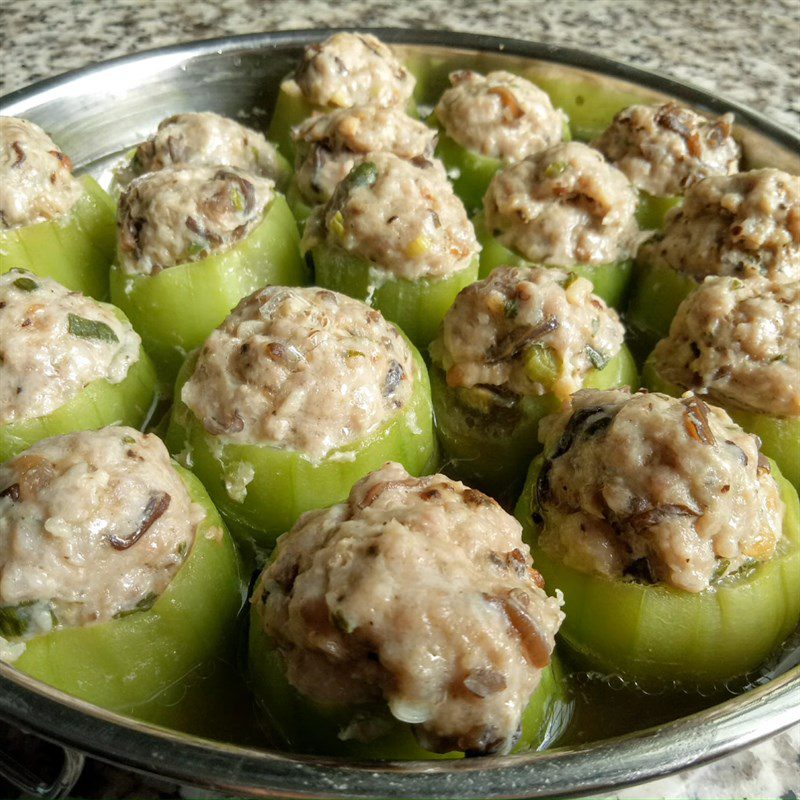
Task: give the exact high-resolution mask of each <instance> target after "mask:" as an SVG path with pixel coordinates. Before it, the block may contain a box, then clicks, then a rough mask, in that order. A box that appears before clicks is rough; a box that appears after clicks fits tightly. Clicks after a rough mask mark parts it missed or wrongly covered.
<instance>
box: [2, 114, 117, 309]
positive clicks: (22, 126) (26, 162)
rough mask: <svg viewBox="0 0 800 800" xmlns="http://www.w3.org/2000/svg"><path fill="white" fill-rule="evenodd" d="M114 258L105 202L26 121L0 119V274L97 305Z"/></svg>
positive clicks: (91, 182)
mask: <svg viewBox="0 0 800 800" xmlns="http://www.w3.org/2000/svg"><path fill="white" fill-rule="evenodd" d="M113 259H114V212H113V202H112V200H111V198H110V197H109V196H108V195H107V194H106V193H105V192H104V191H103V190H102V189H101V188H100V186H98V185H97V183H96V182H95V181H94V180H93V179H92V178H90V177H89V176H87V175H84V176H82V177H81V178H76V177H75V176H74V175H73V174H72V162H71V161H70V159H69V157H68V156H67V155H65V154H64V153H62V152H61V150H59V149H58V147H57V146H56V144H55V143H54V142H53V140H52V139H51V138H50V137H49V136H48V135H47V134H46V133H45V132H44V131H43V130H42V129H41V128H40V127H39V126H38V125H35V124H34V123H33V122H29V121H28V120H24V119H17V118H16V117H0V273H4V272H7V271H9V270H11V269H25V270H29V271H31V272H35V273H36V274H37V275H42V276H45V277H50V278H54V279H55V280H57V281H59V282H61V283H63V284H64V285H65V286H66V287H67V288H69V289H74V290H76V291H80V292H83V293H84V294H88V295H90V296H92V297H95V298H98V299H105V297H106V295H107V294H108V267H109V265H110V264H111V262H112V261H113Z"/></svg>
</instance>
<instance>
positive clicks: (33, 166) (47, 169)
mask: <svg viewBox="0 0 800 800" xmlns="http://www.w3.org/2000/svg"><path fill="white" fill-rule="evenodd" d="M82 194H83V187H82V186H81V183H80V181H79V180H78V179H77V178H75V177H74V176H73V174H72V162H71V161H70V160H69V157H68V156H65V155H64V153H62V152H61V151H60V150H59V149H58V147H56V145H55V143H54V142H53V140H52V139H51V138H50V137H49V136H48V135H47V134H46V133H45V132H44V131H43V130H42V129H41V128H40V127H39V126H38V125H35V124H34V123H33V122H28V120H25V119H17V118H16V117H0V230H3V229H8V228H20V227H23V226H25V225H34V224H35V223H37V222H45V221H46V220H49V219H54V218H56V217H60V216H62V215H64V214H67V213H68V212H69V211H70V210H71V209H72V207H73V206H74V205H75V203H76V201H77V200H78V198H79V197H80V196H81V195H82Z"/></svg>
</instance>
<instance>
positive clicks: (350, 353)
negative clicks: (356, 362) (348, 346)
mask: <svg viewBox="0 0 800 800" xmlns="http://www.w3.org/2000/svg"><path fill="white" fill-rule="evenodd" d="M358 356H361V358H364V354H363V353H362V352H361V351H360V350H348V351H347V357H348V358H357V357H358Z"/></svg>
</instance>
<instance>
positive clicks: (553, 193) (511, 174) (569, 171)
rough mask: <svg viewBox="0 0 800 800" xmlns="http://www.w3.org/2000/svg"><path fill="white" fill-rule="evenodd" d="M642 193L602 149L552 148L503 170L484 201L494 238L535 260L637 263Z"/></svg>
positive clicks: (580, 146) (573, 145) (575, 144)
mask: <svg viewBox="0 0 800 800" xmlns="http://www.w3.org/2000/svg"><path fill="white" fill-rule="evenodd" d="M636 205H637V197H636V191H635V190H634V188H633V186H632V185H631V184H630V182H629V181H628V179H627V178H626V177H625V176H624V175H623V174H622V173H621V172H620V171H619V170H618V169H616V168H615V167H612V166H611V165H610V164H608V163H607V162H606V161H605V159H604V158H603V156H602V155H601V154H600V153H598V152H597V150H594V149H592V148H591V147H589V146H587V145H585V144H581V143H580V142H566V143H564V144H559V145H556V146H555V147H550V148H548V149H547V150H543V151H541V152H539V153H537V154H535V155H532V156H528V157H527V158H526V159H525V160H524V161H520V162H518V163H516V164H512V165H511V166H508V167H506V168H505V169H503V170H500V172H498V173H497V174H496V175H495V176H494V178H492V182H491V183H490V184H489V188H488V190H487V192H486V195H485V196H484V199H483V206H484V211H485V213H486V225H487V227H488V229H489V230H490V231H491V232H492V234H493V235H494V236H495V237H496V238H497V239H498V240H499V241H500V242H501V244H503V245H505V246H506V247H508V248H509V249H511V250H514V251H515V252H517V253H519V255H521V256H522V257H523V258H525V259H527V260H528V261H531V262H534V263H539V264H553V265H556V266H570V265H573V264H604V263H609V262H613V261H621V260H623V259H626V258H629V257H630V256H631V254H632V253H633V252H634V251H635V250H636V246H637V243H638V240H639V230H638V227H637V224H636V218H635V213H636Z"/></svg>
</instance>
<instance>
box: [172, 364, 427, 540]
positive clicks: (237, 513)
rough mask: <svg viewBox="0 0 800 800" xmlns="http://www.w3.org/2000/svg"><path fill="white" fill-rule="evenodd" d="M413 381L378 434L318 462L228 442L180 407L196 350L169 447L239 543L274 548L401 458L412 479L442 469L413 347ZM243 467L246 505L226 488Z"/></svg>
mask: <svg viewBox="0 0 800 800" xmlns="http://www.w3.org/2000/svg"><path fill="white" fill-rule="evenodd" d="M413 355H414V364H415V367H416V373H417V374H416V380H415V385H414V389H413V391H412V394H411V398H410V399H409V401H408V403H407V404H406V406H405V408H403V409H400V410H399V412H398V413H396V414H395V415H394V416H393V417H392V418H391V419H390V420H389V421H387V422H386V423H384V424H383V425H382V426H381V427H380V428H378V430H376V431H375V432H373V433H371V434H369V435H368V436H365V437H363V438H361V439H359V440H357V441H356V442H354V443H352V444H349V445H345V446H343V447H338V448H336V449H335V450H333V451H331V452H330V453H329V454H327V455H326V456H325V457H324V458H323V459H322V460H321V461H320V462H319V463H316V464H315V463H314V462H313V461H311V460H309V458H308V457H307V456H305V455H304V454H302V453H299V452H297V451H294V450H287V449H283V448H280V447H273V446H269V445H261V446H259V445H246V444H236V443H232V442H231V443H227V444H223V443H222V442H221V440H220V438H219V437H217V436H213V435H212V434H209V433H208V432H207V431H206V430H205V428H204V427H203V424H202V422H200V420H198V419H197V417H195V415H194V414H193V413H192V412H191V411H190V410H189V409H188V408H187V406H186V405H185V404H184V403H183V402H181V400H180V396H181V389H182V388H183V385H184V383H186V381H187V380H188V379H189V377H190V376H191V375H192V374H193V372H194V368H195V364H196V363H197V353H193V354H192V355H191V356H189V358H188V359H187V360H186V363H185V364H184V366H183V368H182V369H181V371H180V374H179V376H178V380H177V382H176V385H175V403H174V405H173V410H172V417H171V419H170V425H169V429H168V431H167V437H166V442H167V447H168V448H169V450H170V452H172V453H173V454H186V455H187V463H188V464H190V466H191V469H192V471H193V472H194V473H195V475H197V476H198V477H199V478H200V480H201V481H202V482H203V484H204V485H205V487H206V489H207V490H208V493H209V494H210V495H211V498H212V499H213V500H214V502H215V504H216V506H217V508H219V510H220V512H221V513H222V515H223V516H224V517H225V520H226V521H227V522H228V524H229V526H230V528H231V531H232V532H233V533H234V535H235V536H237V537H238V538H239V539H240V540H241V541H243V542H246V543H253V542H254V543H255V545H256V548H257V549H267V550H268V549H270V548H272V546H273V545H274V543H275V539H276V538H277V537H278V536H279V535H280V534H282V533H284V532H285V531H287V530H289V528H291V527H292V525H294V523H295V522H296V521H297V518H298V517H299V516H300V515H301V514H302V513H304V512H305V511H310V510H311V509H314V508H322V507H325V506H329V505H332V504H333V503H338V502H341V501H342V500H344V499H345V498H346V497H347V495H348V494H349V492H350V489H351V487H352V486H353V484H354V483H356V481H358V480H360V479H361V478H363V477H364V475H366V474H367V473H368V472H372V471H373V470H375V469H378V468H379V467H381V466H383V464H384V463H385V462H386V461H399V462H400V463H401V464H402V465H403V466H404V467H405V468H406V469H407V470H408V471H409V472H410V473H411V474H412V475H423V474H426V473H429V472H431V471H432V470H433V469H434V468H435V467H436V466H437V464H438V448H437V445H436V436H435V433H434V430H433V419H432V411H431V399H430V384H429V382H428V375H427V371H426V370H425V365H424V363H423V361H422V357H421V356H420V355H419V353H418V352H417V351H416V350H414V351H413ZM239 464H244V465H250V466H252V467H253V469H254V471H255V476H254V478H253V480H252V482H251V483H249V484H248V485H247V487H246V489H247V494H246V496H245V497H244V499H243V501H242V502H237V501H236V500H234V499H233V498H232V497H231V496H230V495H229V494H228V492H227V491H226V488H225V479H226V476H231V475H233V474H235V470H236V468H237V466H238V465H239Z"/></svg>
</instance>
